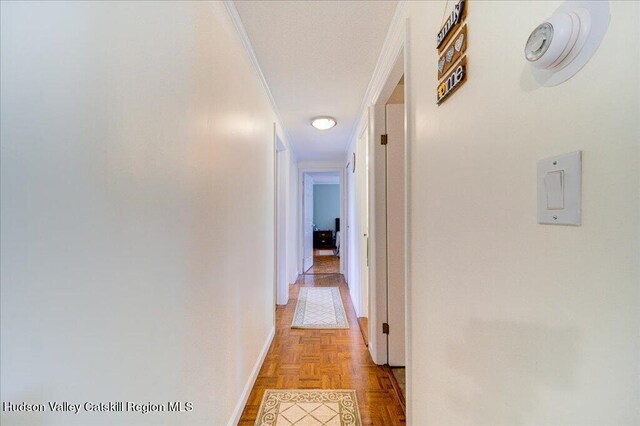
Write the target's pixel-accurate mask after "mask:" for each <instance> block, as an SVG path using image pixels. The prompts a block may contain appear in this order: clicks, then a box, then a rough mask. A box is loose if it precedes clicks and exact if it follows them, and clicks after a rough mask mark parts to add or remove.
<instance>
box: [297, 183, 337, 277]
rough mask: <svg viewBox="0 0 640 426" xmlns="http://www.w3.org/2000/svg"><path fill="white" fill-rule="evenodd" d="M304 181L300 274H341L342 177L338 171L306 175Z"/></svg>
mask: <svg viewBox="0 0 640 426" xmlns="http://www.w3.org/2000/svg"><path fill="white" fill-rule="evenodd" d="M302 180H303V197H302V199H303V209H302V211H303V214H302V216H303V218H302V219H303V220H302V226H303V229H302V231H303V232H302V235H303V273H304V274H307V275H310V274H339V273H340V272H341V268H340V265H341V261H340V260H341V259H340V256H341V234H340V222H341V216H342V214H341V211H342V203H341V198H342V197H341V185H340V181H341V176H340V172H338V171H322V172H321V171H318V172H305V173H303V175H302Z"/></svg>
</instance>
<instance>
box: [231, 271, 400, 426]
mask: <svg viewBox="0 0 640 426" xmlns="http://www.w3.org/2000/svg"><path fill="white" fill-rule="evenodd" d="M336 286H337V287H339V288H340V294H341V296H342V303H343V304H344V307H345V310H346V312H347V317H348V321H349V329H348V330H328V329H316V330H308V329H307V330H305V329H292V328H291V321H292V319H293V314H294V311H295V307H296V301H297V298H298V292H299V291H300V288H302V287H336ZM289 294H290V298H289V303H287V305H286V306H278V307H277V309H276V335H275V337H274V339H273V343H272V344H271V348H270V349H269V352H268V354H267V358H266V359H265V362H264V363H263V365H262V368H261V370H260V374H259V375H258V378H257V380H256V383H255V385H254V387H253V390H252V391H251V395H250V396H249V400H248V401H247V404H246V406H245V409H244V412H243V414H242V418H241V420H240V423H239V425H245V426H249V425H253V424H254V422H255V417H256V415H257V413H258V409H259V407H260V402H261V401H262V397H263V395H264V391H265V389H355V390H356V394H357V398H358V406H359V408H360V415H361V419H362V424H363V425H381V426H382V425H384V426H393V425H403V424H405V416H404V413H403V411H402V407H401V406H400V404H399V402H398V400H397V399H396V396H395V393H394V392H395V391H394V389H393V385H392V383H391V380H390V379H389V376H388V375H387V373H386V370H385V367H381V366H377V365H375V364H374V363H373V362H372V361H371V356H370V355H369V352H368V350H367V347H366V345H365V343H364V340H363V338H362V334H361V333H360V328H359V327H358V321H357V318H356V315H355V313H354V310H353V305H352V303H351V299H350V297H349V296H348V287H347V285H346V284H345V282H344V277H343V276H342V275H338V274H333V275H300V276H299V277H298V280H297V282H296V283H295V284H294V285H292V286H291V291H290V293H289Z"/></svg>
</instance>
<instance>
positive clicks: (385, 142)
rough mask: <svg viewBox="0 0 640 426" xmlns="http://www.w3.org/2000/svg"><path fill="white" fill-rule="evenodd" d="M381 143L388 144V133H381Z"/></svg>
mask: <svg viewBox="0 0 640 426" xmlns="http://www.w3.org/2000/svg"><path fill="white" fill-rule="evenodd" d="M380 144H381V145H386V144H387V135H380Z"/></svg>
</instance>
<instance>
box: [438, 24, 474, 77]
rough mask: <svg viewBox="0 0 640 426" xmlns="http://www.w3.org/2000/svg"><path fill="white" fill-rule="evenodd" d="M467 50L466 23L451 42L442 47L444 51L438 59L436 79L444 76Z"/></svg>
mask: <svg viewBox="0 0 640 426" xmlns="http://www.w3.org/2000/svg"><path fill="white" fill-rule="evenodd" d="M466 50H467V24H465V25H464V27H462V30H461V31H460V32H459V33H458V34H456V36H455V37H453V39H452V40H451V43H449V45H448V46H447V47H446V48H445V49H444V53H443V54H442V56H440V59H438V80H440V79H441V78H442V76H444V75H445V74H446V73H447V71H449V70H450V69H451V67H452V66H453V65H454V64H455V63H456V62H458V59H460V57H462V55H463V54H464V52H465V51H466Z"/></svg>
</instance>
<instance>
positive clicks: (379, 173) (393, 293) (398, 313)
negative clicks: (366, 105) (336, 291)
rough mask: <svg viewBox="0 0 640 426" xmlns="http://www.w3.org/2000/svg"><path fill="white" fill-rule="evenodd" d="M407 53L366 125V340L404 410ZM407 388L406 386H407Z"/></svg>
mask: <svg viewBox="0 0 640 426" xmlns="http://www.w3.org/2000/svg"><path fill="white" fill-rule="evenodd" d="M404 65H405V52H404V48H401V49H400V50H399V52H398V56H397V57H396V60H395V62H394V65H392V66H391V69H390V70H389V73H388V75H387V77H386V81H385V83H384V87H383V88H382V89H381V91H380V93H379V95H378V96H377V98H375V100H374V101H373V105H371V107H370V109H369V120H368V125H367V127H368V130H367V131H368V135H369V143H368V148H369V150H368V163H369V171H368V176H367V180H368V195H369V197H368V200H369V202H368V213H369V214H368V222H369V223H368V236H369V239H368V246H367V249H368V253H369V257H368V260H369V264H368V266H369V267H368V277H369V279H368V281H367V282H366V284H367V285H368V289H367V291H368V294H369V305H368V308H369V309H368V314H369V317H368V324H367V325H368V337H369V351H370V353H371V356H372V358H373V360H374V362H375V363H376V364H378V365H384V366H385V368H386V369H387V371H388V376H389V378H390V380H391V382H392V384H393V385H394V389H395V390H396V393H397V395H398V399H399V400H400V402H401V404H402V405H403V406H404V405H405V401H406V400H407V397H406V395H407V388H410V381H409V380H407V379H408V378H409V377H410V375H408V374H406V370H405V369H406V368H408V369H409V371H410V368H411V366H410V360H409V359H408V356H407V355H408V354H409V351H408V349H407V347H408V338H407V335H408V333H407V330H408V324H407V318H408V310H409V303H408V298H407V297H406V295H407V288H408V281H407V280H408V278H407V277H408V268H407V250H408V239H409V235H408V233H407V229H408V226H407V223H408V215H407V212H408V203H409V200H408V191H407V188H408V183H407V182H408V178H407V176H408V173H407V170H408V167H407V165H408V161H407V158H408V157H407V155H406V153H407V146H408V144H407V138H406V136H407V135H406V131H405V129H406V122H407V119H406V105H405V72H404V70H405V68H404ZM405 384H406V385H405Z"/></svg>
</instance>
